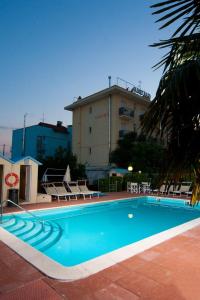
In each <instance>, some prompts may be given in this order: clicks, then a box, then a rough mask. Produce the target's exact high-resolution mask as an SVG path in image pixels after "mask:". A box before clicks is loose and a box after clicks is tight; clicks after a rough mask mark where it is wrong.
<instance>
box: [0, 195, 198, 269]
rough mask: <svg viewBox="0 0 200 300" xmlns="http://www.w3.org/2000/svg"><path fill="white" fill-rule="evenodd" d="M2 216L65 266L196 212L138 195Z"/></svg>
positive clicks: (19, 234)
mask: <svg viewBox="0 0 200 300" xmlns="http://www.w3.org/2000/svg"><path fill="white" fill-rule="evenodd" d="M34 214H35V215H37V216H38V217H39V218H40V220H43V221H44V223H43V224H42V223H41V222H38V221H36V219H34V218H33V217H31V216H30V215H28V214H25V213H21V214H16V215H10V216H4V222H3V225H2V227H4V228H5V229H6V230H8V231H9V232H11V233H13V234H14V235H16V236H17V237H18V238H20V239H21V240H23V241H25V242H27V243H28V244H29V245H31V246H32V247H35V248H36V249H38V250H39V251H41V252H43V253H44V254H45V255H47V256H49V257H50V258H51V259H53V260H55V261H57V262H58V263H60V264H62V265H63V266H74V265H77V264H80V263H82V262H85V261H88V260H90V259H92V258H95V257H98V256H100V255H102V254H105V253H108V252H111V251H113V250H116V249H119V248H121V247H123V246H126V245H129V244H131V243H134V242H136V241H139V240H142V239H144V238H146V237H149V236H151V235H154V234H156V233H159V232H161V231H164V230H167V229H169V228H172V227H174V226H177V225H180V224H183V223H185V222H187V221H190V220H193V219H195V218H198V217H200V209H199V208H198V207H197V208H195V209H193V208H191V207H189V206H188V205H187V204H186V203H185V202H184V201H180V200H177V201H176V200H174V199H173V200H170V199H167V198H165V199H164V198H155V197H140V198H134V199H125V200H118V201H114V202H104V203H98V204H90V205H81V206H76V207H68V208H67V207H65V208H62V209H60V208H59V209H50V210H40V211H36V212H34Z"/></svg>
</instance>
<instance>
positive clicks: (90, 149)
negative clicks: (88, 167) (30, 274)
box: [89, 147, 92, 155]
mask: <svg viewBox="0 0 200 300" xmlns="http://www.w3.org/2000/svg"><path fill="white" fill-rule="evenodd" d="M89 154H90V155H91V154H92V148H91V147H89Z"/></svg>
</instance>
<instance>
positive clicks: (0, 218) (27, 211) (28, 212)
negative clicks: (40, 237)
mask: <svg viewBox="0 0 200 300" xmlns="http://www.w3.org/2000/svg"><path fill="white" fill-rule="evenodd" d="M6 202H9V203H12V204H13V205H15V206H16V207H17V208H19V209H21V210H22V211H24V212H26V213H27V214H29V215H31V216H32V217H34V219H35V220H36V221H37V222H39V223H41V224H42V229H44V225H45V221H44V220H41V219H40V218H39V217H37V216H36V215H35V214H33V213H32V212H30V211H29V210H27V209H25V208H23V207H22V206H20V205H18V204H17V203H15V202H13V201H12V200H9V199H8V200H4V201H1V212H0V223H1V224H3V204H4V203H6Z"/></svg>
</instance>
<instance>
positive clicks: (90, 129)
mask: <svg viewBox="0 0 200 300" xmlns="http://www.w3.org/2000/svg"><path fill="white" fill-rule="evenodd" d="M89 133H90V134H91V133H92V127H91V126H90V127H89Z"/></svg>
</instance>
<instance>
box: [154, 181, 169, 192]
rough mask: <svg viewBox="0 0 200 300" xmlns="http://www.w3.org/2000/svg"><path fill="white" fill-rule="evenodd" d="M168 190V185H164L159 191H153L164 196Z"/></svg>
mask: <svg viewBox="0 0 200 300" xmlns="http://www.w3.org/2000/svg"><path fill="white" fill-rule="evenodd" d="M166 188H167V186H166V184H164V183H163V184H162V185H161V186H160V188H159V189H154V190H153V193H156V194H164V193H165V191H166Z"/></svg>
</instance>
